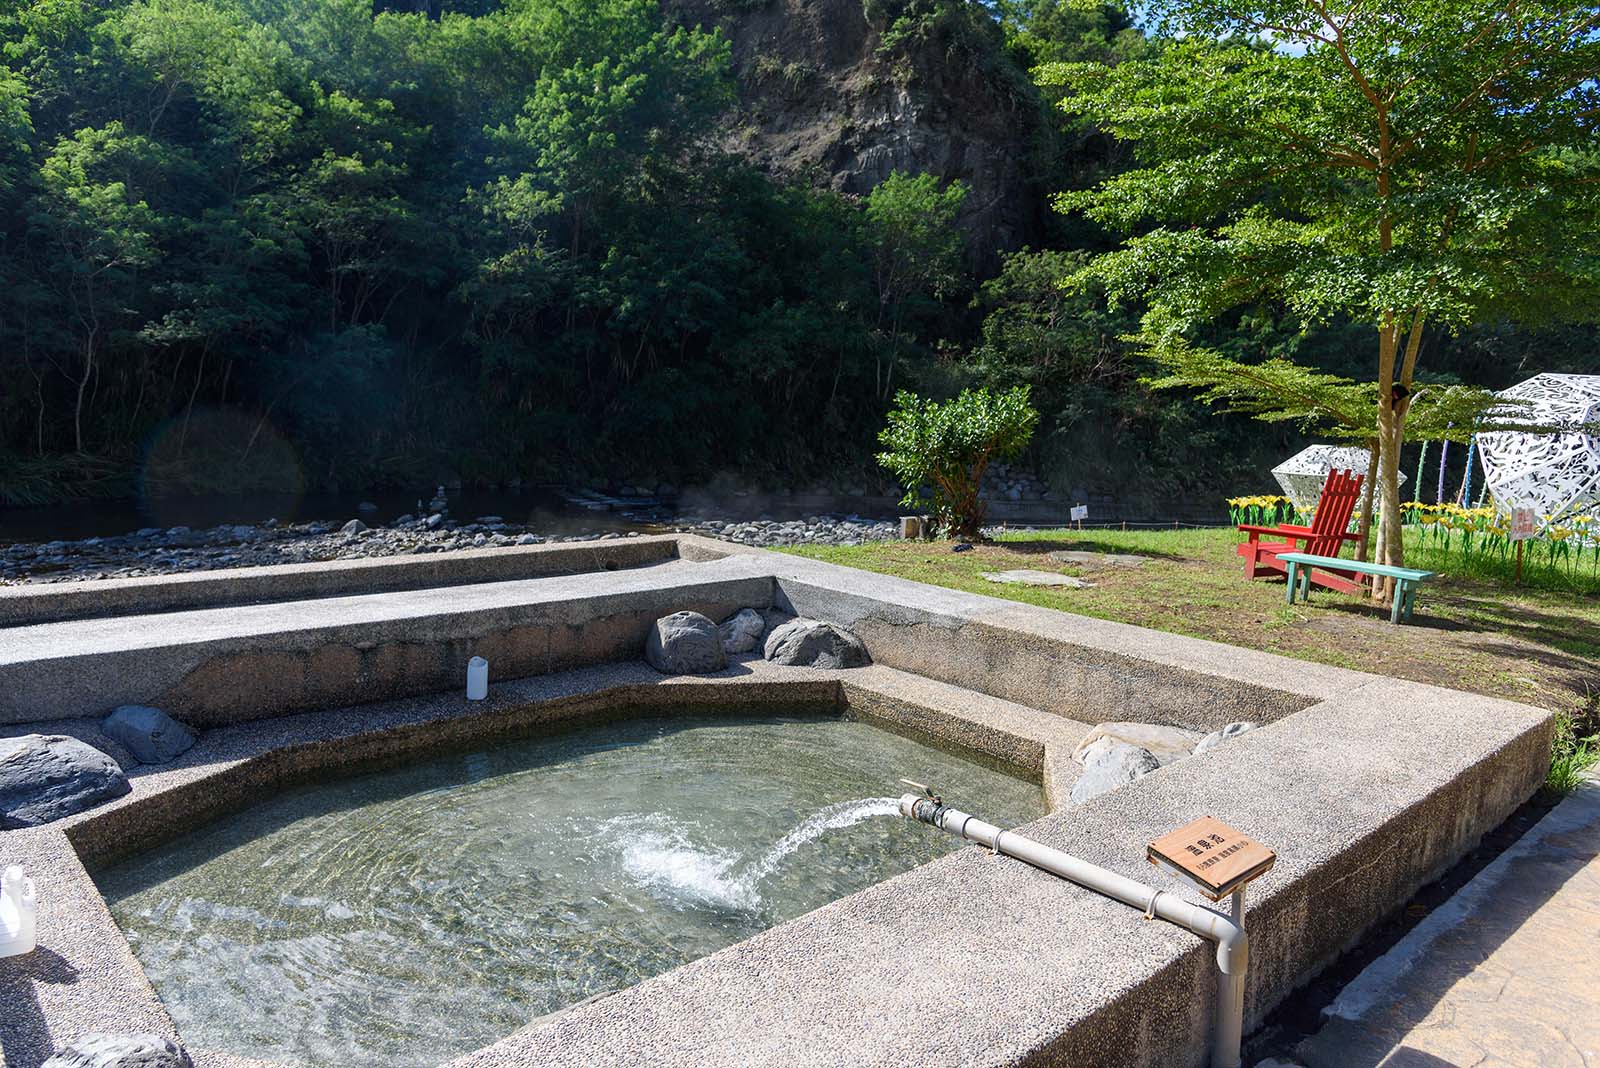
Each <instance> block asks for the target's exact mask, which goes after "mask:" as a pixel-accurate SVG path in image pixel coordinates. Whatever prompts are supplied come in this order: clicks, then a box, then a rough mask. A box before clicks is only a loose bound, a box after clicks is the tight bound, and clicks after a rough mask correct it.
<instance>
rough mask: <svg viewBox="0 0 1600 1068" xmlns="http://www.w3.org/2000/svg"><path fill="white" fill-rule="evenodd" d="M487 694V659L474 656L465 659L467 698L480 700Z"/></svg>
mask: <svg viewBox="0 0 1600 1068" xmlns="http://www.w3.org/2000/svg"><path fill="white" fill-rule="evenodd" d="M488 696H489V661H487V660H485V659H484V658H483V657H481V656H475V657H473V658H472V659H471V660H468V661H467V700H469V701H481V700H483V699H484V698H485V697H488Z"/></svg>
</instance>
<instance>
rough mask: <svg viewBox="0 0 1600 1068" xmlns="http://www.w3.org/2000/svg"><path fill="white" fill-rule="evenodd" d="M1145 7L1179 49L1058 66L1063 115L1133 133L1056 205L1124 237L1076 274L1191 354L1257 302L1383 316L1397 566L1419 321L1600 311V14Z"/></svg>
mask: <svg viewBox="0 0 1600 1068" xmlns="http://www.w3.org/2000/svg"><path fill="white" fill-rule="evenodd" d="M1147 12H1148V17H1149V18H1150V19H1151V21H1152V23H1153V24H1154V25H1155V26H1156V27H1158V28H1159V29H1160V30H1161V31H1162V33H1163V34H1164V36H1165V37H1166V38H1167V40H1166V43H1165V46H1164V47H1162V48H1161V49H1159V50H1157V52H1156V53H1155V54H1154V55H1151V56H1147V57H1144V58H1140V59H1136V60H1132V61H1129V62H1124V63H1120V64H1117V65H1114V66H1108V65H1105V64H1097V63H1059V64H1055V65H1052V66H1050V67H1048V68H1047V70H1046V72H1045V77H1046V79H1047V80H1048V81H1050V82H1051V83H1052V84H1055V85H1057V86H1059V87H1061V89H1062V90H1063V92H1064V97H1063V101H1062V106H1063V107H1064V108H1066V109H1067V110H1068V111H1069V112H1071V113H1074V114H1078V115H1084V116H1092V117H1093V119H1094V121H1095V122H1096V123H1097V124H1099V125H1102V126H1103V127H1104V128H1106V129H1107V130H1109V131H1110V132H1111V133H1112V134H1114V135H1115V136H1117V137H1118V138H1120V139H1123V140H1126V141H1129V142H1131V143H1132V145H1133V153H1134V160H1135V165H1134V166H1132V167H1130V168H1129V169H1127V170H1125V171H1123V172H1122V173H1120V174H1117V175H1115V176H1113V177H1111V178H1108V179H1106V180H1104V181H1102V182H1100V183H1098V184H1096V185H1095V186H1094V187H1092V188H1089V189H1083V190H1075V191H1069V192H1066V193H1063V194H1061V196H1060V198H1059V205H1060V207H1062V208H1063V209H1064V210H1067V211H1078V212H1083V213H1084V214H1086V215H1087V216H1088V217H1089V218H1091V219H1092V220H1094V221H1095V222H1098V223H1100V224H1102V225H1105V226H1107V227H1109V228H1112V229H1115V230H1119V231H1123V232H1125V233H1127V234H1129V236H1128V238H1127V239H1126V240H1125V242H1124V243H1123V244H1122V246H1121V247H1119V248H1117V249H1115V250H1113V251H1111V252H1108V253H1106V254H1104V255H1101V256H1098V257H1096V258H1095V259H1094V260H1092V261H1091V262H1090V263H1089V264H1087V265H1086V266H1085V267H1084V268H1082V269H1081V270H1080V271H1078V272H1076V273H1075V274H1074V275H1072V276H1071V281H1072V282H1073V284H1076V285H1080V286H1082V285H1088V284H1091V283H1092V284H1094V285H1097V286H1103V287H1104V289H1105V291H1106V292H1107V293H1108V295H1109V296H1110V297H1111V299H1112V300H1113V301H1116V302H1132V303H1137V304H1138V305H1140V306H1141V307H1142V308H1143V316H1142V321H1141V328H1140V339H1141V342H1142V343H1143V344H1144V345H1146V346H1148V347H1149V348H1150V349H1152V350H1155V351H1157V352H1160V351H1161V350H1163V349H1169V350H1170V349H1172V348H1173V347H1175V346H1185V349H1184V351H1185V352H1191V353H1192V351H1193V346H1192V345H1191V344H1190V342H1191V341H1192V339H1193V337H1194V335H1195V334H1196V333H1197V332H1198V331H1199V330H1201V329H1202V328H1203V327H1205V326H1207V325H1210V324H1213V323H1215V322H1216V321H1217V320H1218V319H1219V317H1221V316H1223V315H1225V314H1227V313H1229V312H1230V311H1234V310H1236V309H1238V308H1239V307H1240V306H1241V305H1248V304H1251V303H1253V302H1258V301H1262V300H1270V301H1273V302H1277V303H1279V304H1281V305H1282V306H1283V307H1284V308H1285V309H1286V310H1287V311H1288V312H1289V313H1290V314H1291V315H1292V316H1293V317H1294V318H1295V319H1296V320H1298V322H1299V323H1301V324H1302V325H1303V326H1304V327H1307V328H1310V327H1316V326H1321V325H1325V324H1329V323H1333V322H1336V321H1340V320H1346V321H1350V322H1353V323H1357V324H1364V325H1365V326H1367V327H1368V328H1370V330H1371V331H1372V339H1373V344H1372V351H1373V355H1374V357H1375V358H1374V359H1373V360H1372V361H1371V362H1370V364H1369V367H1370V368H1371V372H1370V373H1371V378H1372V380H1374V381H1373V385H1372V387H1370V392H1368V394H1367V396H1366V398H1365V399H1364V400H1363V401H1362V402H1361V403H1362V404H1363V405H1364V407H1365V408H1367V409H1370V410H1372V412H1373V416H1374V418H1373V420H1372V421H1373V424H1374V426H1373V431H1374V436H1375V437H1376V439H1377V441H1378V443H1379V446H1380V453H1381V459H1380V467H1379V473H1380V484H1381V489H1382V503H1383V519H1384V530H1383V535H1382V538H1381V542H1382V552H1381V553H1380V558H1381V559H1385V560H1388V561H1390V562H1399V556H1400V540H1399V528H1398V523H1399V512H1400V508H1399V495H1398V471H1399V453H1400V448H1401V446H1402V444H1403V443H1404V436H1405V425H1406V418H1407V413H1408V408H1409V407H1410V404H1411V397H1412V395H1413V392H1414V389H1415V385H1416V378H1417V368H1418V359H1419V356H1420V354H1421V351H1422V341H1423V337H1424V332H1425V331H1426V330H1428V329H1443V330H1446V331H1460V330H1462V329H1463V328H1465V327H1468V326H1470V325H1472V324H1475V323H1480V322H1492V321H1495V320H1500V319H1512V320H1515V321H1518V322H1521V323H1524V324H1532V323H1540V322H1549V321H1553V320H1560V319H1563V318H1573V317H1579V318H1582V317H1592V316H1593V315H1594V309H1595V308H1596V306H1597V303H1600V300H1597V298H1600V195H1597V193H1600V191H1597V188H1596V185H1595V180H1596V178H1597V177H1600V167H1597V164H1600V156H1597V155H1596V154H1595V152H1594V148H1593V145H1594V138H1595V135H1596V127H1597V123H1600V84H1597V80H1596V79H1597V77H1600V33H1597V31H1600V9H1596V8H1595V7H1594V6H1593V5H1592V4H1580V3H1573V2H1568V0H1557V2H1551V3H1536V4H1523V3H1520V2H1519V3H1516V4H1508V3H1504V2H1481V0H1467V2H1463V0H1425V2H1421V3H1416V2H1411V0H1405V2H1400V0H1391V2H1384V3H1369V2H1366V0H1350V2H1344V3H1328V2H1325V0H1286V2H1278V0H1270V2H1262V0H1158V2H1156V3H1154V4H1152V5H1150V6H1149V7H1148V8H1147ZM1180 357H1181V354H1180ZM1213 366H1216V365H1215V364H1213ZM1461 399H1463V395H1461V394H1456V395H1454V396H1453V398H1452V400H1454V401H1459V400H1461ZM1480 399H1481V398H1480ZM1361 418H1362V420H1365V418H1366V417H1365V416H1364V415H1363V416H1362V417H1361Z"/></svg>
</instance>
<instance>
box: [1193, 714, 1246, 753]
mask: <svg viewBox="0 0 1600 1068" xmlns="http://www.w3.org/2000/svg"><path fill="white" fill-rule="evenodd" d="M1255 729H1256V724H1254V723H1246V722H1245V721H1244V720H1239V721H1237V722H1234V723H1230V724H1228V725H1227V726H1226V727H1224V728H1222V729H1221V730H1220V731H1212V732H1211V733H1210V734H1208V735H1206V736H1205V737H1204V738H1202V739H1200V741H1199V742H1197V743H1196V744H1195V747H1194V752H1195V755H1196V756H1199V755H1200V754H1201V753H1204V752H1207V751H1208V750H1211V749H1215V748H1216V747H1217V746H1219V745H1221V744H1222V743H1223V742H1226V741H1231V740H1232V739H1234V738H1237V737H1239V735H1241V734H1248V733H1249V732H1250V731H1253V730H1255Z"/></svg>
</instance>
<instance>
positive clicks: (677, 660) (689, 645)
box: [644, 612, 728, 675]
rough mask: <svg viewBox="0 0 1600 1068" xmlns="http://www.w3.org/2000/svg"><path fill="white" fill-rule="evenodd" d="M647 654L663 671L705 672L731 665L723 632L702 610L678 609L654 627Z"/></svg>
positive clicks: (700, 673)
mask: <svg viewBox="0 0 1600 1068" xmlns="http://www.w3.org/2000/svg"><path fill="white" fill-rule="evenodd" d="M644 658H645V660H647V661H649V663H650V666H651V667H653V668H655V669H656V670H657V671H659V672H661V673H662V674H663V675H705V674H708V673H710V672H713V671H721V670H722V669H723V668H725V667H727V666H728V657H727V654H726V653H724V652H723V650H722V632H721V631H720V630H718V629H717V625H716V624H715V623H713V622H711V620H709V619H707V618H706V617H705V616H703V615H701V614H700V613H699V612H674V613H672V614H671V615H670V616H662V617H661V618H660V619H658V620H656V622H655V625H654V626H652V627H651V628H650V634H649V635H648V636H647V637H646V638H645V642H644Z"/></svg>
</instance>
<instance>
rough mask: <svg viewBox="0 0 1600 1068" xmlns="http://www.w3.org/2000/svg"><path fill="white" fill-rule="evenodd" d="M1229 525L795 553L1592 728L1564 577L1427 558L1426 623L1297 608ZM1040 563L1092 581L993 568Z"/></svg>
mask: <svg viewBox="0 0 1600 1068" xmlns="http://www.w3.org/2000/svg"><path fill="white" fill-rule="evenodd" d="M1242 538H1243V535H1240V534H1238V533H1236V532H1235V531H1233V530H1232V529H1221V530H1181V531H1176V530H1172V531H1169V530H1163V531H1116V530H1084V531H1072V530H1052V531H1027V532H1020V533H1015V534H1008V535H1004V536H1003V537H1002V538H1001V539H999V540H998V541H995V542H993V543H989V544H977V545H975V546H974V547H973V549H972V551H971V552H962V553H957V552H952V551H951V544H952V543H950V542H904V541H888V542H877V543H873V544H868V545H860V546H803V547H800V548H796V549H792V550H788V551H791V552H795V553H798V554H801V555H804V556H810V557H814V558H816V559H820V560H827V561H829V562H830V563H835V564H844V565H846V566H849V567H859V568H864V569H866V570H869V571H881V572H884V573H887V574H891V575H898V576H901V577H902V578H909V579H915V580H917V581H919V582H927V583H931V584H932V585H935V586H948V587H951V588H953V589H958V590H968V591H971V592H973V593H983V594H988V595H989V596H991V597H1005V598H1009V599H1011V600H1015V601H1025V602H1027V603H1029V604H1036V605H1043V606H1044V607H1046V608H1056V609H1060V610H1061V611H1064V612H1076V613H1078V614H1080V615H1086V616H1096V617H1098V618H1101V619H1113V620H1117V621H1119V622H1123V623H1134V624H1137V625H1139V626H1141V627H1152V628H1154V629H1156V630H1165V631H1171V632H1173V633H1175V634H1188V635H1192V636H1194V637H1197V638H1210V639H1213V640H1215V641H1220V642H1227V643H1228V644H1230V645H1242V646H1245V647H1247V648H1251V649H1264V650H1267V651H1268V652H1273V653H1279V654H1282V655H1283V656H1290V657H1298V658H1300V659H1302V660H1315V661H1318V662H1321V663H1324V664H1336V665H1338V666H1340V667H1348V668H1356V669H1359V670H1362V671H1370V672H1375V673H1377V674H1383V675H1392V676H1395V677H1397V678H1404V679H1414V680H1417V681H1419V682H1430V683H1435V684H1437V685H1440V686H1448V687H1451V688H1454V689H1460V690H1470V691H1472V692H1474V693H1482V694H1491V695H1493V696H1496V697H1507V698H1511V699H1513V700H1517V701H1525V702H1527V703H1529V704H1534V705H1540V706H1543V707H1545V708H1549V709H1552V710H1554V711H1557V712H1561V713H1564V714H1566V715H1567V716H1569V717H1571V719H1572V720H1574V721H1576V727H1577V731H1578V732H1579V734H1580V736H1581V735H1583V734H1588V733H1590V732H1591V731H1592V730H1594V729H1595V723H1594V721H1595V719H1596V715H1597V710H1600V597H1597V596H1596V595H1595V594H1594V593H1593V592H1591V591H1589V590H1587V589H1584V588H1581V587H1571V586H1569V587H1567V588H1558V587H1560V586H1561V583H1559V582H1549V581H1544V582H1543V583H1542V584H1541V585H1539V586H1533V585H1530V586H1526V587H1514V586H1511V585H1509V584H1507V583H1503V582H1500V581H1497V580H1495V579H1494V578H1490V577H1483V576H1468V575H1461V574H1451V573H1450V571H1449V568H1448V564H1447V563H1446V564H1441V563H1439V561H1438V560H1437V559H1430V558H1429V556H1430V554H1427V553H1420V552H1419V553H1417V554H1414V555H1415V556H1416V557H1417V559H1411V558H1408V559H1407V563H1408V564H1413V565H1414V566H1419V567H1425V568H1430V569H1433V570H1439V571H1440V572H1441V574H1440V576H1439V577H1438V578H1436V579H1434V580H1433V581H1431V582H1429V583H1427V584H1425V585H1424V586H1423V587H1422V592H1421V593H1419V594H1418V596H1417V609H1416V615H1415V617H1414V619H1413V622H1412V623H1411V624H1409V625H1406V626H1394V625H1393V624H1391V623H1390V622H1389V613H1388V609H1386V608H1380V607H1378V606H1376V605H1374V604H1373V603H1372V602H1371V601H1369V600H1366V599H1363V598H1358V597H1350V596H1345V595H1343V594H1338V593H1334V592H1332V591H1329V590H1319V591H1317V592H1314V593H1313V594H1312V601H1311V604H1309V605H1307V604H1304V603H1296V604H1295V605H1293V606H1290V605H1287V604H1285V603H1284V586H1283V582H1282V581H1281V580H1275V579H1257V580H1256V581H1254V582H1249V581H1246V580H1245V578H1244V573H1243V572H1244V564H1243V561H1242V560H1241V559H1240V558H1239V557H1237V556H1235V555H1234V545H1235V544H1237V543H1238V542H1239V541H1240V540H1242ZM1057 549H1076V550H1087V551H1091V552H1107V553H1134V554H1138V555H1142V556H1148V557H1150V558H1151V559H1150V560H1149V562H1148V563H1146V564H1144V565H1143V566H1142V567H1138V568H1100V569H1095V570H1089V571H1086V570H1082V569H1079V568H1074V567H1069V566H1063V565H1061V564H1059V563H1057V562H1055V561H1053V560H1051V559H1050V557H1049V555H1048V554H1049V553H1050V552H1051V551H1052V550H1057ZM1013 568H1034V569H1037V570H1041V571H1056V572H1061V573H1062V574H1067V575H1078V576H1081V577H1083V578H1084V579H1086V580H1087V581H1089V582H1092V583H1094V586H1093V588H1091V589H1045V588H1037V587H1031V586H1020V585H1009V584H1007V585H1002V584H999V583H994V582H990V581H988V580H986V579H985V578H983V577H982V575H981V574H980V572H984V571H1006V570H1010V569H1013Z"/></svg>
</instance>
